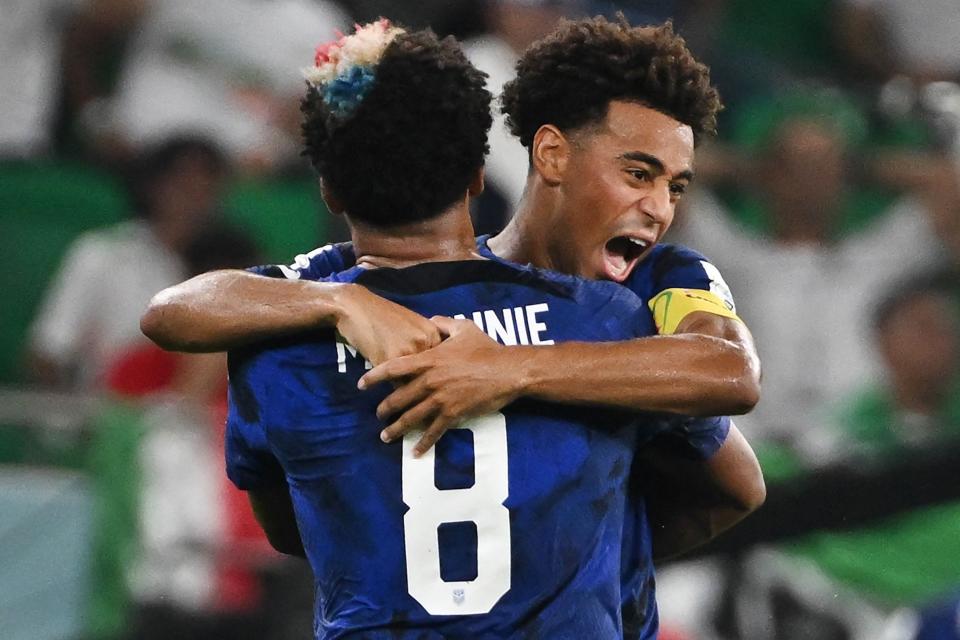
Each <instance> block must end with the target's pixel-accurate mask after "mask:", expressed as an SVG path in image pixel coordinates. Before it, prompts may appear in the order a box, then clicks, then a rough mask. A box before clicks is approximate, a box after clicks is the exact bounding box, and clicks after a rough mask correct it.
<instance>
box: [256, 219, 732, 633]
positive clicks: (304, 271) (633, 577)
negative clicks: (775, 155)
mask: <svg viewBox="0 0 960 640" xmlns="http://www.w3.org/2000/svg"><path fill="white" fill-rule="evenodd" d="M488 239H489V236H481V237H479V238H477V247H478V249H479V251H480V253H481V254H482V255H484V256H485V257H487V258H490V259H492V260H496V261H499V262H502V263H506V264H511V263H509V262H507V261H505V260H502V259H500V258H499V257H498V256H496V255H495V254H494V253H493V252H492V251H491V250H490V248H489V246H488V245H487V240H488ZM355 261H356V257H355V254H354V252H353V246H352V245H351V244H350V243H349V242H346V243H339V244H332V245H327V246H325V247H322V248H320V249H317V250H314V251H312V252H310V253H308V254H305V255H301V256H297V258H296V260H295V261H294V263H293V264H291V265H290V266H289V267H280V266H265V267H256V268H254V269H253V270H252V271H254V272H256V273H260V274H262V275H267V276H273V277H287V278H303V279H310V280H316V279H320V278H324V277H326V276H328V275H330V274H332V273H334V272H337V271H341V270H343V269H345V268H348V267H350V266H352V265H353V264H354V263H355ZM705 264H709V263H708V261H707V259H706V258H705V257H704V256H703V255H701V254H699V253H697V252H696V251H693V250H692V249H688V248H686V247H682V246H679V245H671V244H660V245H657V246H655V247H654V248H653V249H652V250H651V252H650V254H649V255H648V256H647V257H646V258H645V259H644V260H643V261H642V262H641V263H640V264H638V265H637V266H636V268H635V269H634V271H633V272H632V274H631V275H630V277H629V278H628V279H627V281H626V282H625V283H624V286H626V287H627V288H628V289H630V290H631V291H633V292H634V293H635V294H636V295H637V296H638V297H639V298H640V299H641V301H642V302H643V305H641V307H640V308H639V309H638V311H637V313H638V314H639V315H640V316H641V317H642V319H643V322H645V323H646V322H649V326H651V327H652V326H653V324H652V323H653V320H652V315H651V313H650V310H649V308H648V307H647V306H646V303H647V302H648V301H649V300H650V299H651V298H653V297H654V296H655V295H656V294H657V293H659V292H661V291H664V290H666V289H670V288H687V289H703V290H710V289H711V284H712V280H711V277H710V274H709V273H707V270H706V267H705ZM653 333H655V331H654V330H651V332H650V335H652V334H653ZM729 428H730V420H729V418H726V417H716V418H688V419H683V420H679V419H676V420H673V421H672V423H671V429H670V430H669V432H664V433H663V435H664V436H666V437H669V438H671V439H672V440H674V441H675V442H676V443H677V444H678V446H677V447H675V450H676V451H677V452H678V453H679V454H681V455H682V454H684V453H686V455H688V456H690V457H693V458H697V459H708V458H709V457H711V456H712V455H713V454H714V453H716V451H717V450H718V449H719V448H720V446H721V445H722V444H723V442H724V441H725V440H726V437H727V433H728V432H729ZM652 432H653V430H651V429H647V432H646V433H645V434H641V435H645V436H647V437H649V435H650V434H651V433H652ZM630 493H631V495H632V500H631V503H630V506H628V508H630V509H633V508H634V506H633V505H637V504H639V505H642V497H643V487H642V486H641V485H640V481H639V477H637V478H634V479H633V480H632V482H631V486H630ZM630 519H632V520H633V521H635V522H636V523H637V526H635V527H628V530H627V531H626V532H625V537H624V544H625V546H624V554H623V563H624V571H623V580H624V584H623V594H624V611H623V620H624V625H625V634H624V637H625V638H638V639H641V640H647V639H649V638H654V637H656V629H657V613H656V599H655V591H654V580H653V573H652V572H648V571H646V570H645V567H644V565H643V562H644V560H643V559H644V558H649V557H650V554H651V547H650V537H649V534H648V532H647V531H646V530H645V528H644V527H645V526H646V513H645V512H644V511H643V510H642V508H641V509H640V510H639V512H636V513H634V514H633V515H632V516H630Z"/></svg>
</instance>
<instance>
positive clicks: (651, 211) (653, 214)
mask: <svg viewBox="0 0 960 640" xmlns="http://www.w3.org/2000/svg"><path fill="white" fill-rule="evenodd" d="M672 209H673V203H672V202H671V200H670V185H669V183H667V184H660V183H659V182H658V183H656V184H654V185H653V186H652V187H651V188H650V190H649V191H647V192H646V193H645V194H643V197H641V198H640V210H641V211H643V213H644V214H645V215H646V216H647V217H649V218H650V219H651V220H653V221H654V222H657V223H659V224H666V223H668V222H669V221H670V215H671V213H670V212H671V211H672Z"/></svg>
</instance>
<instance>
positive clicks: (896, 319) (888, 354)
mask: <svg viewBox="0 0 960 640" xmlns="http://www.w3.org/2000/svg"><path fill="white" fill-rule="evenodd" d="M956 285H957V283H956V281H954V280H951V279H948V278H947V277H938V278H929V279H925V280H911V281H910V282H909V283H908V284H906V285H904V286H902V287H901V289H899V290H898V291H896V292H895V293H894V294H893V295H891V296H889V297H888V298H886V299H885V300H884V301H883V302H882V304H880V306H879V308H878V310H877V311H876V314H875V317H874V323H873V328H874V331H875V333H876V342H877V346H878V350H879V352H880V356H881V359H882V362H883V365H884V367H883V370H884V375H883V377H882V379H881V381H880V382H879V383H877V384H875V385H873V386H871V387H870V388H868V389H866V390H863V391H861V392H859V393H858V394H856V395H854V396H853V397H852V399H851V400H849V402H848V405H849V406H848V407H847V409H846V410H845V411H844V412H843V414H842V421H841V427H842V431H843V433H844V435H845V436H846V439H847V440H848V441H849V444H850V445H851V446H850V447H845V452H846V455H848V456H853V457H858V456H859V457H866V456H869V457H870V458H874V459H877V458H879V459H881V460H882V459H883V458H889V457H891V456H895V455H896V454H897V453H898V452H899V451H901V450H903V449H904V448H911V447H917V446H931V445H935V444H936V443H937V442H938V441H939V440H942V439H945V438H952V439H956V438H960V314H958V311H960V310H958V307H957V303H958V300H957V298H956ZM957 582H958V584H960V574H958V576H957Z"/></svg>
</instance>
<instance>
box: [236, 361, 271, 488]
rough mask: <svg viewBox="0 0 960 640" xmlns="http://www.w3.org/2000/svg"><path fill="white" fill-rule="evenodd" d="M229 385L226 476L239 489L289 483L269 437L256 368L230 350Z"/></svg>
mask: <svg viewBox="0 0 960 640" xmlns="http://www.w3.org/2000/svg"><path fill="white" fill-rule="evenodd" d="M229 359H230V387H229V395H228V397H229V404H228V411H227V427H226V433H225V442H224V451H225V454H226V466H227V477H228V478H230V481H231V482H233V484H235V485H236V486H237V488H238V489H243V490H251V489H260V488H265V487H271V486H277V485H282V484H284V483H286V475H285V473H284V471H283V468H282V467H281V466H280V462H279V461H278V460H277V458H276V456H274V454H273V452H272V451H271V449H270V444H269V442H268V441H267V433H266V429H265V428H264V424H263V419H264V416H263V415H262V406H263V403H261V402H260V398H258V397H257V394H256V391H255V387H256V385H255V384H254V381H253V380H250V379H249V376H251V375H255V371H253V370H251V369H249V368H248V367H246V366H245V365H246V362H245V361H244V360H245V359H244V357H243V356H240V355H235V354H233V353H231V354H230V358H229Z"/></svg>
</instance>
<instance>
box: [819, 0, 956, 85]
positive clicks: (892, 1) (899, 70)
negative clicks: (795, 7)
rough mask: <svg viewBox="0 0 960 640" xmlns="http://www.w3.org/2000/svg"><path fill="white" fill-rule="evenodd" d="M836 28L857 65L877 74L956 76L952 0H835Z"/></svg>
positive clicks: (933, 78) (921, 77) (931, 77)
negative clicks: (836, 11) (836, 9)
mask: <svg viewBox="0 0 960 640" xmlns="http://www.w3.org/2000/svg"><path fill="white" fill-rule="evenodd" d="M840 7H841V11H840V21H839V22H838V27H839V28H838V29H837V33H838V34H839V36H840V42H841V43H842V44H843V46H844V49H845V52H846V53H847V54H848V55H849V56H850V58H851V59H852V60H853V62H855V63H856V64H857V66H858V67H859V69H861V71H863V72H865V73H869V74H870V76H871V77H873V78H876V79H877V80H881V81H882V80H886V79H889V78H890V77H892V76H895V75H904V76H907V77H909V78H911V79H913V80H916V81H919V82H921V83H923V82H932V81H937V80H949V81H954V82H957V81H960V47H958V46H957V33H958V31H960V4H958V3H957V2H956V1H955V0H924V1H923V2H917V0H841V2H840Z"/></svg>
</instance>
